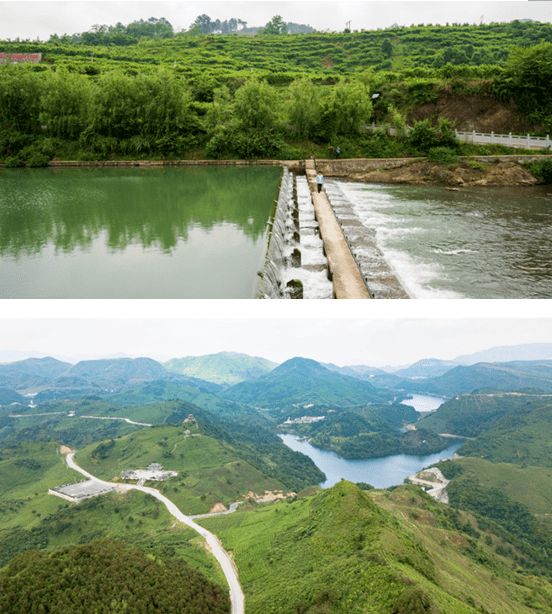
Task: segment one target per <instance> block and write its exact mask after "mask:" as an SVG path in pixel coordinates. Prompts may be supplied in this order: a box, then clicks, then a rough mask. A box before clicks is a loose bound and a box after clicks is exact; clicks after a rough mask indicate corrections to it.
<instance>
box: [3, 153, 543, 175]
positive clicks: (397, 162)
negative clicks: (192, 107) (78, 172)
mask: <svg viewBox="0 0 552 614" xmlns="http://www.w3.org/2000/svg"><path fill="white" fill-rule="evenodd" d="M425 159H426V158H345V159H342V160H326V159H324V160H321V159H317V160H313V162H314V164H315V168H316V170H317V171H320V172H321V173H322V174H323V175H326V176H328V177H344V176H347V175H350V174H352V173H363V172H366V171H369V170H375V169H378V168H379V169H388V168H399V167H401V166H405V165H407V164H412V163H414V162H421V161H423V160H425ZM460 159H461V160H477V161H478V162H507V161H510V160H511V161H513V162H517V163H518V164H525V163H526V162H534V161H536V160H540V159H552V157H551V156H545V155H523V156H517V155H504V156H469V157H467V156H461V157H460ZM309 162H310V161H309ZM305 165H306V163H305V160H100V161H92V162H79V161H70V160H69V161H67V160H53V161H52V162H50V163H49V164H48V166H50V167H53V168H59V167H68V166H77V167H78V166H80V167H107V168H112V167H113V168H116V167H130V166H147V167H152V166H286V167H287V168H288V169H289V170H290V171H291V172H293V173H296V174H301V175H304V174H305V168H306V166H305ZM1 166H4V165H3V164H2V163H0V167H1Z"/></svg>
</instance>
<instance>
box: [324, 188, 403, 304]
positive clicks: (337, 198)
mask: <svg viewBox="0 0 552 614" xmlns="http://www.w3.org/2000/svg"><path fill="white" fill-rule="evenodd" d="M325 191H326V196H327V198H328V201H329V202H330V205H331V208H332V211H333V213H334V215H335V217H336V219H337V221H338V223H339V226H340V227H341V231H342V232H343V235H344V237H345V240H346V241H347V245H348V246H349V249H350V250H351V253H352V255H353V257H354V259H355V262H356V263H357V266H358V268H359V269H360V271H361V273H362V276H363V278H364V280H365V283H366V285H367V287H368V288H369V290H370V294H371V296H372V298H375V299H408V298H410V297H409V295H408V293H407V292H406V290H405V289H404V287H403V285H402V284H401V282H400V281H399V279H398V277H397V275H396V273H395V272H394V271H393V269H392V268H391V266H390V265H389V263H388V262H387V261H386V259H385V257H384V255H383V253H382V251H381V250H380V249H379V247H378V246H377V245H376V237H375V230H374V229H373V228H368V227H367V226H365V225H364V224H363V223H362V221H361V220H360V219H359V217H358V215H357V214H356V213H355V211H354V208H353V206H352V203H351V202H350V200H349V199H348V198H347V196H346V195H345V194H344V193H343V190H341V188H340V187H339V185H338V184H337V183H336V182H335V181H328V182H326V184H325Z"/></svg>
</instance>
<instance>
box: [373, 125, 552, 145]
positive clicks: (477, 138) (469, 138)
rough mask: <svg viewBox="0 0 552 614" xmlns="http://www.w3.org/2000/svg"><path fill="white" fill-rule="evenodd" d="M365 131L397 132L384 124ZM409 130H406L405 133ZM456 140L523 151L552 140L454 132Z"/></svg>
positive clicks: (524, 136)
mask: <svg viewBox="0 0 552 614" xmlns="http://www.w3.org/2000/svg"><path fill="white" fill-rule="evenodd" d="M366 130H374V131H375V130H384V131H386V132H387V134H389V136H395V135H396V133H397V130H396V128H395V127H394V126H390V125H384V124H379V125H378V124H369V125H367V126H366ZM410 130H411V129H410V128H409V127H407V128H406V130H405V132H406V134H408V132H409V131H410ZM455 132H456V138H457V139H458V140H460V141H463V142H464V143H474V144H475V145H506V146H507V147H523V148H524V149H543V148H547V147H552V139H551V138H550V135H549V134H547V135H546V136H531V135H530V134H524V135H519V134H512V133H511V132H510V133H509V134H495V133H494V132H491V133H490V134H486V133H483V132H476V131H475V130H473V131H472V132H458V130H455Z"/></svg>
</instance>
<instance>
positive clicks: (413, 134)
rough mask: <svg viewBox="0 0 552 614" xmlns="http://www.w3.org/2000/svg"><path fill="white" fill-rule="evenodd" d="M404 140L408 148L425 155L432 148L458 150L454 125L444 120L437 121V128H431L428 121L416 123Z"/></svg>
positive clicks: (458, 145) (458, 144) (458, 143)
mask: <svg viewBox="0 0 552 614" xmlns="http://www.w3.org/2000/svg"><path fill="white" fill-rule="evenodd" d="M406 140H407V143H408V145H409V146H410V147H412V148H414V149H416V150H419V151H422V152H426V153H427V152H428V151H429V150H430V149H432V148H434V147H449V148H451V149H454V150H458V149H459V148H460V142H459V141H458V139H457V138H456V133H455V131H454V124H452V123H451V122H450V121H449V120H448V119H444V118H440V119H439V123H438V125H437V126H432V124H431V122H430V120H429V119H424V120H423V121H421V122H416V123H415V124H414V127H413V128H412V129H411V130H410V132H409V134H408V137H407V139H406Z"/></svg>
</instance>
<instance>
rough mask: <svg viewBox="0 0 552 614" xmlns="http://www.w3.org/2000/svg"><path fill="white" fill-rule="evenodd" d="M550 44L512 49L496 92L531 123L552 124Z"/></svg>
mask: <svg viewBox="0 0 552 614" xmlns="http://www.w3.org/2000/svg"><path fill="white" fill-rule="evenodd" d="M551 82H552V42H547V41H543V42H541V43H540V44H538V45H534V46H533V47H516V48H514V49H512V51H511V53H510V56H509V58H508V61H507V62H506V66H505V70H504V74H503V76H502V77H501V78H500V79H499V80H498V83H497V86H496V87H497V90H498V92H499V93H500V94H502V95H503V96H512V97H513V98H514V99H515V100H516V102H517V104H518V105H519V107H520V109H521V110H522V111H523V112H524V113H525V114H526V115H527V117H528V118H529V119H530V120H531V121H533V122H535V123H543V124H547V125H551V124H552V88H551V87H550V83H551Z"/></svg>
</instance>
